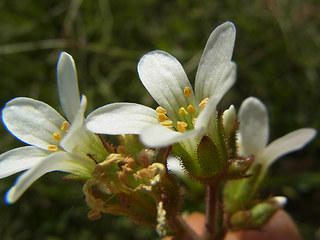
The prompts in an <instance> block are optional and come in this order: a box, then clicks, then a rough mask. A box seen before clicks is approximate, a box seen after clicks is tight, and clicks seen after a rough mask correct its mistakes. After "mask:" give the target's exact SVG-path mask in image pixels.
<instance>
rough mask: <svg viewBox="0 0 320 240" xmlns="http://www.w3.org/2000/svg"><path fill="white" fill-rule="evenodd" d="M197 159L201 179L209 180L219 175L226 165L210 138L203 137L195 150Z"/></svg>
mask: <svg viewBox="0 0 320 240" xmlns="http://www.w3.org/2000/svg"><path fill="white" fill-rule="evenodd" d="M197 157H198V162H199V166H200V169H201V170H200V171H201V176H200V177H201V178H211V177H215V176H217V175H219V174H220V173H221V172H222V171H223V169H224V166H225V165H226V163H227V162H226V161H225V160H224V159H223V158H221V155H220V152H219V150H218V148H217V146H216V145H215V144H214V142H213V141H212V140H211V138H210V137H208V136H204V137H203V138H202V140H201V142H200V144H199V145H198V148H197Z"/></svg>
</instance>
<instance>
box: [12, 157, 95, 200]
mask: <svg viewBox="0 0 320 240" xmlns="http://www.w3.org/2000/svg"><path fill="white" fill-rule="evenodd" d="M94 166H95V163H93V161H92V162H89V161H87V160H86V159H83V158H81V157H79V156H77V155H74V154H69V153H66V152H57V153H53V154H50V155H49V156H48V157H46V158H44V159H43V160H42V161H40V162H39V163H38V164H37V165H36V166H34V167H33V168H31V169H29V170H28V171H26V172H24V173H23V174H21V175H20V176H19V177H18V179H17V180H16V183H15V185H14V186H13V187H12V188H10V190H9V191H8V192H7V194H6V202H7V203H14V202H15V201H17V200H18V198H19V197H20V196H21V195H22V194H23V193H24V192H25V191H26V190H27V188H29V187H30V186H31V184H32V183H34V182H35V181H36V180H37V179H38V178H40V177H41V176H43V175H44V174H46V173H48V172H52V171H63V172H68V173H73V174H77V175H81V176H85V177H90V176H91V172H92V170H93V168H94Z"/></svg>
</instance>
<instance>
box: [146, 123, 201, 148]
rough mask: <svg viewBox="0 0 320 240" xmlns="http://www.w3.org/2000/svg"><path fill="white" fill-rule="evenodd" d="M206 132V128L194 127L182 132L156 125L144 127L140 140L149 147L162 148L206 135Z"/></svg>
mask: <svg viewBox="0 0 320 240" xmlns="http://www.w3.org/2000/svg"><path fill="white" fill-rule="evenodd" d="M204 133H205V131H204V128H199V129H194V130H190V131H186V132H184V133H181V132H176V131H173V130H171V129H169V128H167V127H164V126H161V125H154V126H149V127H147V128H145V129H143V131H142V133H141V135H140V140H141V142H142V143H143V144H144V145H146V146H147V147H152V148H161V147H166V146H169V145H172V144H174V143H178V142H181V141H185V140H188V139H191V138H196V137H199V136H202V135H204Z"/></svg>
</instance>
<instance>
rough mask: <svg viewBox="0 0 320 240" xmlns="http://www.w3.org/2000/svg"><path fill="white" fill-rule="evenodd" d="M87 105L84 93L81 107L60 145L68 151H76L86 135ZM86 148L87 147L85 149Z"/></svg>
mask: <svg viewBox="0 0 320 240" xmlns="http://www.w3.org/2000/svg"><path fill="white" fill-rule="evenodd" d="M86 107H87V98H86V97H85V96H84V95H83V96H82V100H81V104H80V109H79V111H78V113H77V114H76V115H75V118H74V121H73V123H72V124H71V127H70V128H69V130H68V132H67V134H66V135H65V136H64V137H63V138H62V139H61V141H60V146H61V147H62V148H63V149H64V150H66V151H67V152H74V150H75V149H76V148H77V146H78V145H79V142H81V141H82V140H83V139H82V138H83V137H86V134H85V132H86V129H85V127H84V112H85V110H86ZM83 150H85V149H83Z"/></svg>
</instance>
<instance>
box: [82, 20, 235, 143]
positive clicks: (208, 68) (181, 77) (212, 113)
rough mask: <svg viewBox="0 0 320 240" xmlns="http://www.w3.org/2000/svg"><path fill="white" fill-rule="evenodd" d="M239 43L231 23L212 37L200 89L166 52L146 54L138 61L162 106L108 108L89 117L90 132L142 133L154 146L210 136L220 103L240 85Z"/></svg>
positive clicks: (199, 79)
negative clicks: (235, 50) (237, 80)
mask: <svg viewBox="0 0 320 240" xmlns="http://www.w3.org/2000/svg"><path fill="white" fill-rule="evenodd" d="M234 41H235V27H234V25H233V24H232V23H231V22H226V23H224V24H222V25H220V26H218V27H217V28H216V29H215V30H214V31H213V32H212V33H211V35H210V37H209V40H208V42H207V44H206V47H205V50H204V53H203V55H202V58H201V61H200V63H199V67H198V71H197V74H196V79H195V91H193V89H192V86H191V84H190V82H189V80H188V78H187V76H186V73H185V71H184V70H183V67H182V66H181V64H180V63H179V62H178V60H177V59H175V58H174V57H173V56H171V55H170V54H168V53H166V52H163V51H153V52H150V53H148V54H146V55H144V56H143V57H142V58H141V60H140V62H139V63H138V73H139V77H140V79H141V82H142V83H143V85H144V86H145V87H146V89H147V90H148V91H149V93H150V94H151V96H152V97H153V98H154V99H155V100H156V102H157V103H158V104H159V105H160V106H159V107H158V108H157V109H156V110H154V109H152V108H149V107H146V106H143V105H139V104H134V103H114V104H109V105H106V106H103V107H101V108H99V109H97V110H96V111H94V112H92V113H91V114H90V115H89V116H88V118H87V120H86V127H87V129H88V130H90V131H92V132H95V133H102V134H141V135H140V137H141V140H142V142H143V143H144V144H145V145H147V146H149V147H164V146H167V145H171V144H174V143H177V142H180V141H184V140H186V139H194V138H197V137H201V136H203V135H205V134H209V135H210V133H208V131H209V129H210V125H213V123H214V121H215V118H216V105H217V104H218V103H219V101H220V100H221V98H222V97H223V95H224V94H225V93H226V92H227V91H228V90H229V89H230V87H231V86H232V85H233V84H234V82H235V70H236V65H235V64H234V63H233V62H231V57H232V53H233V47H234Z"/></svg>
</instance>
